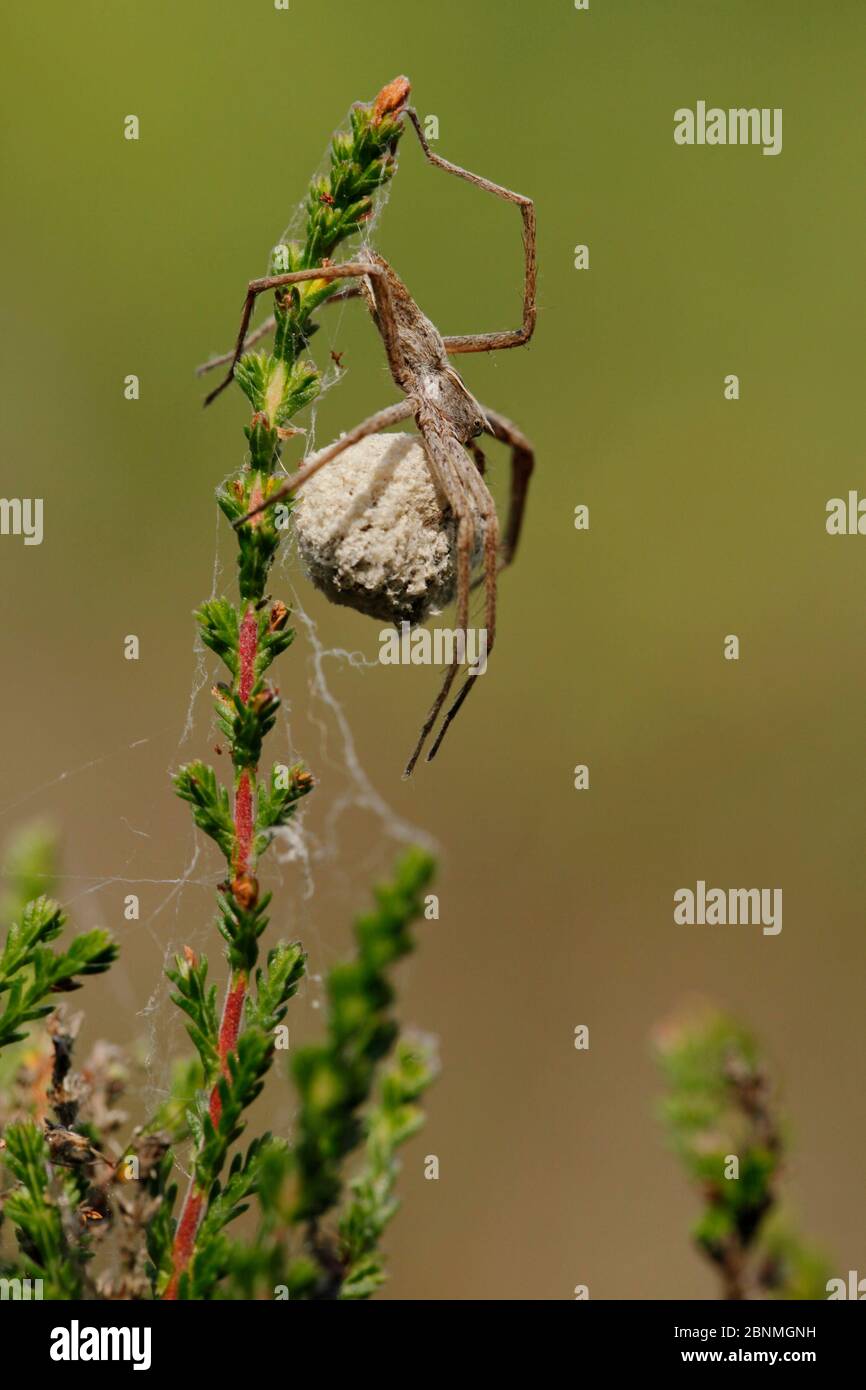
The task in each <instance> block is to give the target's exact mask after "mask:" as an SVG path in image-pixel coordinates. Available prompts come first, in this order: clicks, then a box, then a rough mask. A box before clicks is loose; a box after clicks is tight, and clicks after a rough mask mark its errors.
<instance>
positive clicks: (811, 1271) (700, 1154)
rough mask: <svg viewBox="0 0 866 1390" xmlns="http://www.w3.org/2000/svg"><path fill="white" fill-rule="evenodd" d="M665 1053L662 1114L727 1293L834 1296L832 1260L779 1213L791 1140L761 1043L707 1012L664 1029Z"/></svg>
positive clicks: (703, 1246)
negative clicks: (696, 1197) (698, 1202)
mask: <svg viewBox="0 0 866 1390" xmlns="http://www.w3.org/2000/svg"><path fill="white" fill-rule="evenodd" d="M656 1055H657V1058H658V1061H659V1064H660V1066H661V1069H662V1072H663V1075H664V1079H665V1082H666V1086H667V1093H666V1096H665V1099H664V1101H663V1104H662V1117H663V1120H664V1123H665V1126H666V1129H667V1131H668V1134H669V1137H670V1141H671V1144H672V1147H673V1148H674V1150H675V1151H676V1153H677V1154H678V1156H679V1158H680V1160H681V1162H682V1164H683V1166H684V1168H685V1170H686V1173H687V1174H688V1176H689V1177H690V1179H691V1180H692V1182H693V1183H694V1184H695V1186H696V1188H697V1189H698V1191H699V1192H700V1193H701V1196H702V1199H703V1209H702V1211H701V1213H700V1216H699V1217H698V1220H697V1222H696V1223H695V1226H694V1228H693V1232H692V1234H693V1236H694V1239H695V1241H696V1243H697V1245H698V1247H699V1249H700V1250H701V1251H702V1252H703V1253H704V1255H705V1256H706V1257H707V1258H708V1259H709V1260H710V1261H711V1262H712V1263H713V1265H714V1266H715V1267H716V1268H717V1270H718V1272H719V1276H720V1279H721V1283H722V1289H723V1293H724V1296H725V1297H726V1298H731V1299H738V1298H748V1297H761V1296H771V1297H777V1298H810V1299H815V1298H825V1297H826V1287H825V1286H826V1279H827V1272H826V1269H825V1267H824V1263H823V1260H822V1259H821V1258H820V1257H819V1256H817V1255H815V1254H814V1253H813V1252H811V1251H809V1250H808V1249H807V1248H806V1247H805V1246H803V1245H802V1243H801V1242H800V1241H799V1240H798V1239H797V1238H796V1237H795V1236H794V1235H793V1234H792V1233H790V1232H789V1231H788V1230H787V1229H786V1228H785V1227H784V1226H783V1225H782V1223H781V1221H780V1219H779V1217H778V1214H777V1212H776V1207H777V1202H778V1184H779V1177H780V1171H781V1167H782V1162H783V1158H784V1153H785V1139H784V1136H783V1133H782V1130H781V1127H780V1124H779V1121H778V1119H777V1116H776V1110H775V1098H774V1096H773V1093H772V1088H771V1086H770V1082H769V1078H768V1075H767V1071H766V1066H765V1063H764V1061H763V1059H762V1057H761V1054H760V1050H759V1048H758V1045H757V1043H756V1041H755V1039H754V1037H753V1036H752V1035H751V1033H749V1031H748V1030H747V1029H745V1028H743V1027H742V1026H741V1025H740V1024H738V1023H737V1022H735V1021H734V1020H733V1019H731V1018H729V1017H728V1016H727V1015H725V1014H723V1013H721V1012H718V1011H716V1010H713V1009H710V1008H707V1007H701V1008H699V1009H697V1010H694V1011H692V1012H690V1013H687V1014H684V1015H683V1016H682V1017H681V1018H679V1019H677V1020H675V1021H673V1022H672V1023H670V1024H667V1025H666V1026H665V1027H664V1028H662V1029H660V1030H659V1033H658V1035H657V1038H656ZM732 1159H735V1160H736V1164H737V1170H736V1176H731V1174H733V1173H734V1171H735V1170H734V1166H733V1164H732V1162H731V1160H732Z"/></svg>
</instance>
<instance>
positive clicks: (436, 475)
mask: <svg viewBox="0 0 866 1390" xmlns="http://www.w3.org/2000/svg"><path fill="white" fill-rule="evenodd" d="M406 91H407V92H408V83H407V84H406ZM404 110H405V114H406V115H407V116H408V117H409V120H410V121H411V123H412V125H413V127H414V129H415V132H416V134H417V136H418V139H419V141H420V143H421V148H422V150H423V151H424V154H425V156H426V158H427V159H428V160H429V161H430V163H431V164H435V165H436V166H437V167H438V168H440V169H445V170H446V171H447V172H448V173H449V174H456V175H457V176H458V177H459V178H462V179H467V180H468V181H469V183H474V184H475V185H477V187H479V188H483V189H485V190H486V191H487V192H488V193H493V194H495V195H496V197H497V198H504V199H505V200H506V201H507V202H509V203H516V204H517V205H518V207H519V208H520V213H521V216H522V218H523V248H524V263H525V268H524V282H523V323H522V325H521V327H520V328H516V329H514V330H512V331H510V332H502V333H473V334H461V335H459V336H457V337H447V338H443V337H442V336H441V335H440V333H439V331H438V329H436V327H435V326H434V325H433V324H432V323H431V322H430V320H429V319H428V318H427V317H426V315H424V314H423V313H422V312H421V310H420V309H419V308H418V306H417V304H416V303H415V301H414V300H413V299H412V296H411V295H410V294H409V291H408V290H407V288H406V286H405V285H404V284H403V282H402V280H400V278H399V277H398V276H397V274H396V273H395V271H394V270H393V269H392V267H391V266H390V265H389V264H388V262H387V261H386V260H384V259H383V257H382V256H379V255H377V254H376V253H375V252H374V251H371V250H369V249H366V248H365V249H364V250H362V251H361V253H360V254H359V257H358V259H357V260H354V261H350V262H347V263H345V264H343V265H326V266H315V267H313V268H311V269H308V270H296V271H291V272H288V273H286V274H282V275H269V276H266V277H264V278H262V279H259V280H252V281H250V284H249V286H248V288H247V297H246V302H245V304H244V311H243V316H242V319H241V326H240V331H239V333H238V338H237V344H236V346H235V350H234V353H232V354H231V355H228V354H227V355H226V356H224V357H220V358H215V359H214V360H212V361H211V362H208V363H206V364H205V366H204V367H203V368H201V369H200V370H201V371H207V370H209V369H210V368H211V367H215V366H217V365H219V364H220V363H221V362H225V361H229V360H230V366H229V370H228V373H227V375H226V377H225V379H224V380H223V381H222V382H221V383H220V385H219V386H217V387H216V389H215V390H213V391H211V393H210V395H209V396H208V397H207V399H206V401H205V404H206V405H209V404H210V402H211V401H212V400H214V399H215V397H216V396H218V395H219V393H220V392H221V391H223V390H224V389H225V387H226V386H228V385H229V384H230V382H231V381H232V378H233V376H234V369H235V366H236V364H237V362H238V359H239V358H240V356H241V353H242V352H243V351H244V349H245V348H246V347H248V346H249V345H250V343H252V342H253V341H256V340H258V339H259V338H260V337H262V336H263V335H264V333H266V332H268V330H269V329H270V328H271V327H272V326H273V319H270V320H268V321H267V322H266V323H265V324H263V325H262V327H261V328H260V329H258V330H256V332H255V333H253V334H251V335H250V336H249V337H247V329H248V328H249V323H250V317H251V315H252V311H253V305H254V304H255V301H256V299H257V298H258V296H259V295H260V294H263V293H264V292H265V291H267V290H274V289H278V288H279V287H280V286H281V285H294V284H297V283H298V282H299V281H301V280H312V279H315V280H324V279H330V280H338V279H339V280H342V279H354V278H355V277H357V278H358V279H359V280H360V287H359V288H353V289H350V290H347V291H344V292H342V294H341V295H340V296H339V297H340V298H353V297H357V296H358V295H359V294H362V295H363V297H364V298H365V299H366V301H367V305H368V307H369V309H370V313H371V315H372V317H373V321H374V323H375V325H376V327H377V328H378V330H379V333H380V335H381V337H382V341H383V343H384V345H385V352H386V354H387V357H388V363H389V366H390V368H391V375H392V377H393V378H394V381H395V382H396V384H397V385H398V386H399V387H400V389H401V391H402V392H403V395H404V399H403V400H402V401H398V402H397V403H396V404H395V405H390V406H387V407H386V408H385V409H384V410H380V411H377V412H376V414H375V415H371V416H370V417H369V418H368V419H367V420H364V421H362V423H361V424H360V425H356V426H355V427H354V429H351V430H348V431H347V432H346V433H345V434H344V435H342V436H341V438H340V439H337V440H336V441H335V442H334V443H333V444H329V445H328V447H327V448H325V449H322V450H320V451H319V452H318V453H316V454H313V455H312V457H310V458H308V459H307V460H306V461H304V462H303V464H302V466H301V467H300V468H299V469H298V471H297V473H295V474H294V476H293V477H291V478H289V480H288V482H286V483H285V485H284V486H283V487H281V488H280V489H279V490H278V491H277V492H275V493H274V494H273V495H272V496H271V497H269V498H268V500H267V502H264V503H262V505H261V506H260V507H257V508H255V509H254V510H253V511H251V512H250V513H249V515H248V516H246V517H244V518H243V519H242V521H248V520H249V519H250V518H251V517H253V516H255V515H257V513H258V512H260V511H263V510H264V509H265V508H266V507H271V506H273V505H274V503H276V502H278V501H280V499H281V498H284V497H287V496H288V495H289V494H290V493H293V492H294V491H295V490H296V489H297V488H299V487H301V486H302V485H303V483H305V482H306V481H307V479H308V478H310V477H312V475H313V474H314V473H316V472H318V470H319V469H320V468H323V467H324V466H325V464H326V463H330V462H331V460H332V459H335V458H336V457H337V456H338V454H341V453H342V452H343V450H344V449H348V448H349V447H350V446H351V445H353V444H357V443H358V441H359V440H361V439H364V438H365V437H366V436H367V435H371V434H376V433H378V432H379V431H380V430H385V429H387V428H389V426H391V425H396V424H399V423H400V421H402V420H406V419H408V418H409V417H410V416H414V418H415V422H416V424H417V426H418V430H419V432H420V435H421V439H422V441H423V444H424V450H425V453H426V455H427V462H428V465H429V468H430V473H431V476H432V478H433V481H434V483H435V484H436V485H437V487H438V488H439V490H440V491H441V493H442V495H443V496H444V497H445V498H446V500H447V502H448V505H449V507H450V509H451V513H452V515H453V516H454V518H455V519H456V522H457V626H458V629H460V630H461V631H463V632H465V631H466V630H467V627H468V624H469V594H470V589H471V588H472V582H471V567H472V555H473V551H474V546H475V522H474V519H473V510H476V511H477V513H478V515H480V517H481V518H482V520H483V523H484V575H483V582H484V587H485V618H486V625H487V651H488V654H489V652H490V651H492V649H493V642H494V637H495V633H496V578H497V573H498V570H499V569H502V568H504V567H505V566H506V565H508V564H510V563H511V561H512V560H513V558H514V554H515V551H516V548H517V542H518V539H519V537H520V531H521V526H522V523H523V514H524V508H525V503H526V494H527V490H528V486H529V478H530V475H531V473H532V469H533V464H534V455H533V451H532V448H531V446H530V444H529V442H528V440H527V439H526V438H525V437H524V435H523V434H521V432H520V430H519V429H518V428H517V426H516V425H514V424H512V422H511V421H510V420H508V419H506V417H505V416H504V415H500V414H499V413H498V412H497V411H495V410H491V409H489V408H488V407H487V406H483V405H480V404H479V403H478V401H476V400H475V397H474V396H473V395H472V394H471V392H470V391H469V390H468V389H467V387H466V386H465V385H464V383H463V381H462V379H461V377H460V376H459V374H458V373H457V372H456V371H455V370H454V368H453V367H452V366H451V364H450V362H449V361H448V354H449V353H459V352H493V351H497V350H498V349H500V348H512V347H520V346H522V344H524V343H527V342H528V341H529V339H530V338H531V337H532V332H533V329H534V327H535V313H536V310H535V282H536V262H535V208H534V206H533V203H532V201H531V199H529V198H525V197H524V196H523V195H522V194H520V193H512V192H511V191H510V189H507V188H502V187H501V186H500V185H499V184H496V183H491V182H490V180H489V179H485V178H481V177H480V175H478V174H473V173H470V172H469V171H468V170H467V169H462V168H460V166H459V165H457V164H451V163H449V162H448V160H445V159H442V158H440V156H439V155H437V154H434V153H433V151H432V150H431V149H430V147H429V145H428V143H427V141H426V139H425V137H424V132H423V130H422V129H421V124H420V121H419V119H418V115H417V113H416V112H415V111H414V110H413V109H412V107H410V106H407V107H405V108H404ZM336 298H338V296H334V299H336ZM482 433H486V434H489V435H491V436H492V437H493V438H494V439H498V440H500V441H501V442H502V443H505V444H508V445H510V446H511V497H510V502H509V511H508V520H507V522H506V525H505V534H504V536H503V537H502V540H501V544H500V528H499V520H498V518H497V515H496V507H495V504H494V501H493V498H492V497H491V495H490V492H489V490H488V488H487V485H486V483H485V482H484V480H483V476H482V475H483V471H484V467H483V455H482V454H481V451H480V450H479V449H478V448H477V446H475V445H474V444H473V443H472V441H473V440H475V439H476V438H477V437H478V435H480V434H482ZM467 449H469V450H470V451H471V454H472V457H470V454H469V453H467ZM238 524H239V525H240V524H242V522H239V523H238ZM459 664H460V663H459V661H457V660H456V659H455V661H454V662H453V663H452V665H451V666H450V667H449V669H448V671H447V672H446V674H445V678H444V681H443V684H442V687H441V689H440V691H439V694H438V695H437V697H436V699H435V701H434V702H433V705H432V707H431V709H430V712H429V714H428V715H427V718H426V719H425V721H424V725H423V728H422V729H421V733H420V735H419V737H418V741H417V743H416V745H415V748H414V750H413V753H412V756H411V757H410V759H409V762H408V763H407V765H406V769H405V772H404V774H403V775H404V777H408V776H410V775H411V773H412V770H413V768H414V767H415V763H416V762H417V760H418V757H419V755H420V753H421V751H422V749H423V747H424V744H425V743H426V741H427V737H428V735H429V733H430V731H431V729H432V728H433V725H434V724H435V722H436V719H437V717H438V715H439V711H440V710H441V709H442V706H443V704H444V703H445V700H446V699H447V697H448V692H449V691H450V689H451V686H452V685H453V683H454V679H455V676H456V675H457V671H458V669H459ZM476 680H477V673H472V674H470V675H468V676H467V677H466V680H465V681H464V683H463V686H462V687H461V689H460V691H459V692H458V694H457V697H456V699H455V700H454V702H453V704H452V705H451V707H450V709H449V710H448V711H447V712H446V715H445V718H444V720H443V722H442V727H441V728H440V730H439V733H438V735H437V737H436V739H435V741H434V743H433V745H432V747H431V749H430V751H429V753H428V754H427V761H428V762H429V761H430V760H431V759H432V758H434V757H435V756H436V753H437V752H438V750H439V748H440V746H441V744H442V740H443V738H444V736H445V733H446V731H447V729H448V727H449V725H450V724H451V722H452V720H453V719H454V716H455V715H456V714H457V711H458V710H459V709H460V706H461V705H462V704H463V701H464V700H465V699H466V696H467V695H468V694H469V691H470V690H471V689H472V686H473V685H474V683H475V681H476Z"/></svg>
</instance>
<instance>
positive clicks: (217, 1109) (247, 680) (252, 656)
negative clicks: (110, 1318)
mask: <svg viewBox="0 0 866 1390" xmlns="http://www.w3.org/2000/svg"><path fill="white" fill-rule="evenodd" d="M258 631H259V629H258V620H257V618H256V614H255V609H254V608H253V606H252V604H250V606H249V607H248V608H247V611H246V613H245V614H244V617H243V621H242V622H241V627H240V633H239V636H238V656H239V658H240V664H239V670H238V694H239V695H240V698H241V699H242V700H243V702H244V704H246V702H247V700H249V698H250V694H251V692H252V688H253V685H254V684H255V660H256V650H257V645H258ZM254 781H255V769H253V772H252V775H251V774H250V772H249V771H248V770H247V769H244V771H243V772H242V773H241V774H240V777H239V778H238V781H237V786H236V788H235V811H234V823H235V848H234V855H233V861H232V862H233V865H234V870H235V874H236V875H241V874H246V873H248V872H249V870H250V867H251V860H252V853H253V824H254V816H253V785H254ZM246 994H247V974H246V971H245V970H235V971H234V972H233V974H232V977H231V979H230V980H229V984H228V989H227V990H226V997H225V1001H224V1003H223V1012H222V1018H221V1020H220V1031H219V1059H220V1069H221V1071H222V1074H223V1076H227V1075H228V1057H229V1054H230V1053H232V1052H234V1051H235V1049H236V1047H237V1043H238V1035H239V1033H240V1030H241V1022H242V1020H243V1015H244V1001H245V999H246ZM208 1113H209V1114H210V1118H211V1121H212V1122H213V1124H214V1126H216V1125H218V1124H219V1121H220V1116H221V1115H222V1097H221V1096H220V1093H219V1086H218V1085H217V1086H214V1088H213V1090H212V1091H211V1094H210V1104H209V1107H208ZM205 1200H206V1193H204V1192H203V1191H202V1190H201V1188H199V1187H197V1186H196V1184H195V1182H194V1181H192V1182H191V1183H190V1185H189V1188H188V1189H187V1194H186V1198H185V1199H184V1204H183V1210H182V1211H181V1214H180V1220H179V1221H178V1224H177V1230H176V1231H175V1235H174V1244H173V1246H172V1252H171V1258H172V1275H171V1279H170V1280H169V1283H168V1286H167V1287H166V1290H165V1293H164V1294H163V1299H166V1300H169V1301H172V1300H174V1299H176V1298H177V1293H178V1285H179V1283H180V1276H181V1275H182V1274H183V1272H184V1270H185V1269H186V1268H187V1266H188V1265H189V1262H190V1260H191V1259H192V1256H193V1252H194V1251H195V1239H196V1236H197V1235H198V1228H199V1224H200V1222H201V1219H202V1216H203V1215H204V1206H205Z"/></svg>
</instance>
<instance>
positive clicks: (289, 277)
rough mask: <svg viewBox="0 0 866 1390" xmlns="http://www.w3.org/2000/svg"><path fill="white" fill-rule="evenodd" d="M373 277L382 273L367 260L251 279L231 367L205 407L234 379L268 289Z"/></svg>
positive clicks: (208, 398)
mask: <svg viewBox="0 0 866 1390" xmlns="http://www.w3.org/2000/svg"><path fill="white" fill-rule="evenodd" d="M370 275H381V271H380V270H379V268H378V267H377V266H374V265H370V264H369V263H367V262H365V261H349V262H347V263H346V264H345V265H321V266H311V267H310V268H309V269H308V270H289V271H286V273H285V274H283V275H265V276H263V277H262V279H260V280H251V281H250V283H249V285H248V286H247V295H246V299H245V300H244V309H243V314H242V315H241V326H240V330H239V332H238V337H237V342H236V343H235V349H234V352H233V353H232V358H231V365H230V367H229V369H228V371H227V373H226V375H225V377H224V378H223V380H222V381H221V382H220V384H219V386H216V387H215V388H214V390H213V391H211V393H210V395H208V396H206V397H205V402H204V403H205V405H210V403H211V401H213V400H216V398H217V396H218V395H219V394H220V392H221V391H224V390H225V389H226V387H227V386H230V385H231V383H232V381H233V380H234V374H235V367H236V365H237V362H238V358H239V357H240V355H241V353H242V352H243V350H244V342H245V340H246V336H247V330H248V328H249V326H250V318H251V316H252V312H253V305H254V304H255V302H256V300H257V298H258V297H259V295H260V294H264V292H265V291H266V290H276V289H279V288H280V286H281V285H297V284H298V283H299V282H300V281H302V280H348V279H351V278H353V277H355V276H357V277H359V278H363V277H365V276H370Z"/></svg>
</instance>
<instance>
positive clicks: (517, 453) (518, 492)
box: [481, 405, 535, 569]
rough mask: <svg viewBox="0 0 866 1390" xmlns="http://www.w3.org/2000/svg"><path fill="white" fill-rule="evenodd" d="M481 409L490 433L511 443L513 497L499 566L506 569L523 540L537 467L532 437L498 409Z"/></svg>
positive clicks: (483, 407) (484, 407)
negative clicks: (524, 523)
mask: <svg viewBox="0 0 866 1390" xmlns="http://www.w3.org/2000/svg"><path fill="white" fill-rule="evenodd" d="M481 410H482V414H483V415H484V417H485V420H486V422H487V424H488V425H489V430H488V433H489V434H490V435H491V436H492V437H493V438H494V439H498V440H499V441H500V443H502V444H509V445H510V446H511V497H510V500H509V503H508V519H507V521H506V523H505V537H504V539H503V542H502V555H501V559H500V565H499V567H500V569H505V567H506V565H510V564H511V561H512V560H513V559H514V555H515V552H516V550H517V542H518V541H519V540H520V532H521V529H522V527H523V516H524V512H525V510H526V495H527V493H528V491H529V479H530V478H531V477H532V470H533V468H534V467H535V453H534V451H533V448H532V445H531V444H530V442H529V440H528V439H527V438H526V436H525V435H524V434H522V433H521V431H520V430H519V429H518V428H517V426H516V425H515V424H513V423H512V421H511V420H508V419H507V418H506V417H505V416H504V415H500V414H499V412H498V411H497V410H490V409H489V408H488V407H487V406H486V405H485V406H482V407H481Z"/></svg>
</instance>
